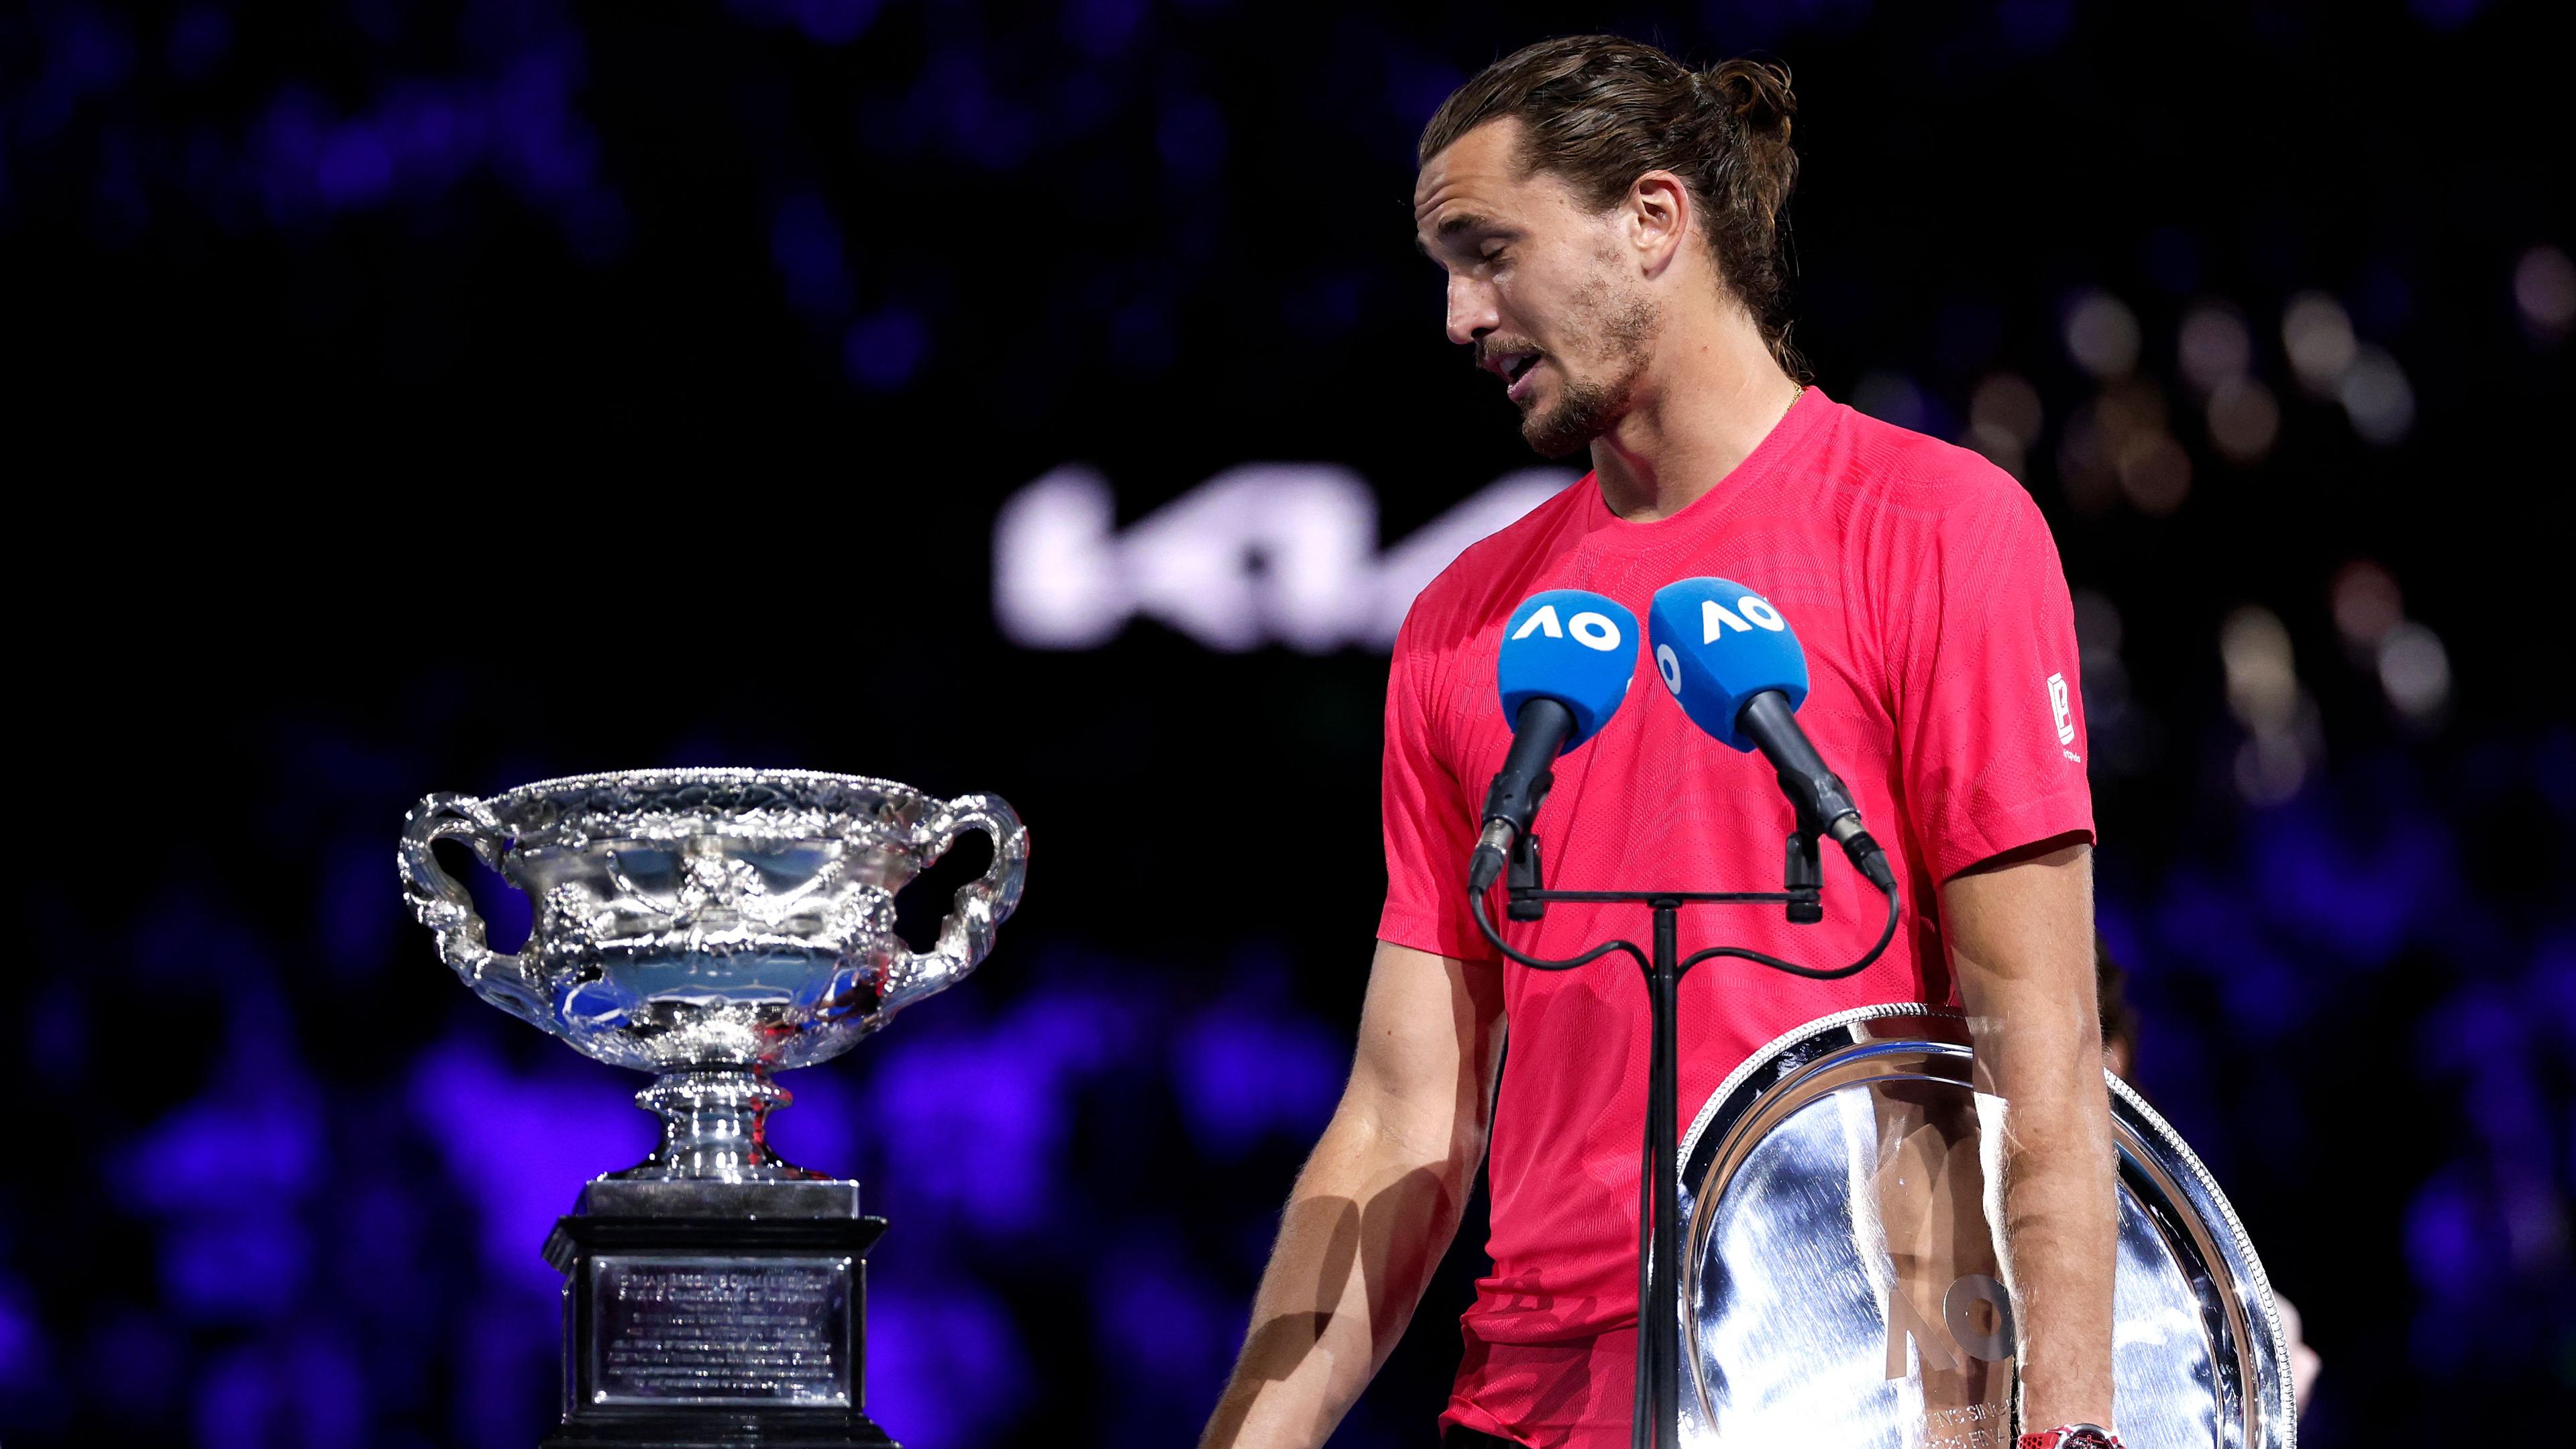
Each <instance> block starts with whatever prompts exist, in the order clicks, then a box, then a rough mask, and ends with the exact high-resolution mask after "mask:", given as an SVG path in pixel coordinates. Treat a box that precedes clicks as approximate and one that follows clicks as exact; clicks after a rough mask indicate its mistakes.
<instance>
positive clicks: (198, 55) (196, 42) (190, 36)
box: [169, 5, 233, 80]
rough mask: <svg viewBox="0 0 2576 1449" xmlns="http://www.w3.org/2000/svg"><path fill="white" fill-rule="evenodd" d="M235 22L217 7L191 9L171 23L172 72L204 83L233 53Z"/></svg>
mask: <svg viewBox="0 0 2576 1449" xmlns="http://www.w3.org/2000/svg"><path fill="white" fill-rule="evenodd" d="M232 48H233V18H232V16H231V15H230V14H228V13H226V12H225V11H224V10H223V9H222V8H220V7H218V6H214V5H191V6H189V7H188V8H187V9H185V10H182V11H180V12H179V15H178V18H177V19H175V20H173V21H171V22H170V44H169V57H170V69H171V70H172V71H174V72H176V73H177V74H178V75H179V76H180V77H182V78H183V79H186V80H202V79H204V78H205V77H206V76H207V75H209V74H211V73H212V72H213V71H214V69H215V67H217V66H219V65H221V64H223V62H224V57H226V56H228V55H230V54H231V53H232Z"/></svg>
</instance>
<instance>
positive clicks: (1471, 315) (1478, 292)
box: [1449, 277, 1502, 347]
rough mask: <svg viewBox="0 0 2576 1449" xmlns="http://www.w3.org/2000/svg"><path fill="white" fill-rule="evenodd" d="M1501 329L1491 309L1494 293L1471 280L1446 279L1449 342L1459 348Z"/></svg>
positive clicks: (1473, 279)
mask: <svg viewBox="0 0 2576 1449" xmlns="http://www.w3.org/2000/svg"><path fill="white" fill-rule="evenodd" d="M1500 325H1502V319H1501V318H1500V317H1499V316H1497V315H1496V313H1495V308H1494V289H1493V288H1492V287H1490V286H1488V285H1486V284H1485V283H1482V282H1479V281H1477V280H1476V279H1475V278H1473V277H1451V278H1450V279H1449V340H1450V341H1452V342H1455V343H1457V344H1458V345H1459V346H1461V347H1469V346H1473V345H1474V344H1475V341H1476V339H1477V338H1479V337H1482V336H1484V335H1485V334H1486V333H1488V332H1491V331H1493V330H1494V329H1495V328H1496V327H1498V326H1500Z"/></svg>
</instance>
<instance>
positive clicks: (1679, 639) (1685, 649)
mask: <svg viewBox="0 0 2576 1449" xmlns="http://www.w3.org/2000/svg"><path fill="white" fill-rule="evenodd" d="M1646 637H1647V640H1648V642H1649V643H1650V644H1651V645H1652V646H1653V648H1654V654H1655V672H1656V673H1657V674H1660V675H1662V676H1663V679H1664V688H1666V689H1668V690H1670V691H1672V696H1673V698H1674V699H1676V700H1679V701H1680V702H1681V706H1682V713H1684V714H1686V715H1689V716H1690V717H1691V723H1693V724H1695V725H1698V726H1699V727H1700V728H1701V729H1703V730H1706V731H1707V732H1708V733H1710V734H1711V735H1714V736H1716V737H1717V740H1718V742H1719V743H1720V744H1724V745H1726V746H1728V747H1730V748H1732V749H1738V750H1750V749H1752V748H1753V742H1752V741H1751V740H1749V739H1746V738H1745V737H1744V733H1743V731H1741V730H1739V729H1737V728H1736V720H1737V717H1738V716H1740V715H1741V714H1742V713H1743V712H1744V702H1745V701H1746V700H1749V699H1751V698H1752V697H1753V696H1755V695H1757V694H1760V693H1761V692H1762V691H1764V690H1766V689H1776V690H1779V691H1780V692H1781V693H1783V694H1785V695H1787V696H1788V697H1789V707H1790V708H1791V709H1796V708H1797V707H1798V706H1799V705H1801V704H1804V703H1806V700H1807V651H1805V650H1804V649H1801V648H1799V647H1798V636H1797V635H1796V634H1795V633H1793V632H1792V631H1791V630H1790V628H1789V621H1788V620H1786V619H1784V618H1782V617H1780V611H1779V610H1778V609H1775V608H1773V607H1771V601H1770V600H1769V599H1766V598H1764V597H1762V596H1761V595H1760V594H1757V593H1755V592H1754V591H1753V590H1751V589H1748V588H1746V587H1745V586H1744V585H1742V584H1738V583H1730V582H1729V581H1727V580H1725V579H1707V578H1701V579H1680V580H1676V581H1675V582H1673V583H1669V584H1666V585H1664V586H1663V587H1662V588H1660V589H1657V590H1656V591H1655V602H1654V603H1653V605H1652V606H1650V607H1649V608H1648V609H1647V611H1646Z"/></svg>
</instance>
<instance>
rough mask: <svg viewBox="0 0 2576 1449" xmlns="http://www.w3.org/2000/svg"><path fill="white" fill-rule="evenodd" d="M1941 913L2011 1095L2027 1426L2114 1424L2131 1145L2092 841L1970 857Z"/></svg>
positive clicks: (2006, 1226) (2008, 1116) (2010, 1261)
mask: <svg viewBox="0 0 2576 1449" xmlns="http://www.w3.org/2000/svg"><path fill="white" fill-rule="evenodd" d="M1941 922H1942V934H1943V936H1944V937H1945V938H1946V939H1947V941H1948V943H1949V948H1950V957H1951V963H1952V966H1953V969H1954V970H1955V972H1956V973H1957V978H1958V982H1959V996H1960V1000H1961V1001H1962V1002H1963V1003H1964V1004H1965V1006H1966V1007H1967V1012H1968V1021H1969V1029H1970V1031H1971V1033H1972V1034H1973V1036H1974V1039H1975V1044H1976V1070H1977V1077H1978V1083H1977V1085H1978V1086H1979V1088H1980V1089H1981V1090H1984V1091H1988V1092H1991V1093H1994V1094H1995V1095H1997V1096H1999V1097H2001V1098H2002V1099H2003V1102H2004V1120H2003V1128H2004V1131H2003V1150H2002V1154H2001V1157H2002V1164H2001V1165H2002V1173H2003V1181H2002V1192H2001V1194H2000V1197H2001V1201H2002V1204H2003V1221H2002V1223H2001V1224H2000V1225H1999V1226H2000V1227H2001V1228H2002V1230H2003V1231H2002V1235H2001V1236H2002V1243H2001V1247H2002V1250H2003V1261H2004V1280H2005V1282H2006V1284H2007V1285H2008V1286H2009V1287H2010V1289H2011V1291H2012V1301H2013V1310H2014V1314H2013V1317H2014V1323H2015V1325H2016V1329H2017V1333H2018V1337H2019V1339H2020V1342H2019V1344H2018V1346H2017V1353H2018V1356H2019V1359H2020V1364H2021V1396H2022V1415H2021V1421H2022V1427H2023V1428H2024V1429H2025V1430H2029V1431H2036V1430H2043V1429H2051V1428H2055V1427H2057V1426H2059V1425H2061V1424H2069V1423H2093V1424H2101V1425H2104V1426H2106V1427H2116V1426H2115V1425H2113V1423H2112V1418H2111V1413H2112V1406H2111V1280H2112V1272H2113V1265H2114V1261H2115V1254H2116V1252H2117V1238H2118V1222H2119V1219H2118V1210H2119V1209H2118V1198H2117V1192H2116V1185H2115V1184H2116V1178H2115V1174H2116V1171H2117V1157H2116V1155H2115V1152H2114V1149H2113V1147H2112V1142H2111V1104H2110V1094H2109V1092H2108V1090H2107V1089H2106V1088H2105V1087H2104V1085H2103V1081H2102V1028H2101V1021H2100V1017H2099V1012H2098V1004H2097V1002H2096V1001H2095V999H2094V985H2093V853H2092V849H2091V847H2090V846H2089V845H2087V844H2086V843H2084V837H2083V836H2082V835H2080V834H2079V835H2074V836H2061V837H2058V838H2056V839H2053V840H2045V841H2040V842H2038V843H2036V844H2034V845H2032V846H2030V847H2028V848H2025V849H2022V850H2017V851H2012V852H2009V853H2007V854H2005V855H2002V856H1998V857H1996V858H1995V859H1993V860H1989V861H1986V862H1984V863H1982V864H1979V865H1975V866H1971V867H1970V868H1968V869H1967V870H1965V871H1962V872H1960V873H1959V874H1958V875H1955V876H1953V877H1951V879H1950V880H1949V881H1948V882H1947V883H1946V884H1944V885H1943V886H1942V888H1941ZM1993 1161H1994V1158H1993V1156H1992V1155H1989V1157H1988V1162H1989V1164H1990V1170H1991V1164H1992V1163H1993Z"/></svg>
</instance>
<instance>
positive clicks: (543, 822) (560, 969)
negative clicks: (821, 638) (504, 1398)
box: [399, 769, 1029, 1183]
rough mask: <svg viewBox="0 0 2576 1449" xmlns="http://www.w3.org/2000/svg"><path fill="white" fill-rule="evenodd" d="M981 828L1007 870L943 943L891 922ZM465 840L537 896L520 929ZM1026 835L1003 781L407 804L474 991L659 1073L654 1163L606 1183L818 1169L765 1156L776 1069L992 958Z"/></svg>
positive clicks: (766, 786)
mask: <svg viewBox="0 0 2576 1449" xmlns="http://www.w3.org/2000/svg"><path fill="white" fill-rule="evenodd" d="M970 831H981V832H983V833H984V834H986V835H988V836H990V837H991V838H992V841H993V863H992V865H991V867H990V868H989V869H987V870H986V871H985V872H984V874H983V876H982V877H981V878H979V879H977V880H975V881H972V882H970V883H968V884H967V885H965V886H964V887H962V888H961V889H959V890H958V892H957V895H956V898H955V901H954V903H953V905H952V906H951V908H950V910H949V912H948V915H947V918H946V919H945V920H943V921H942V922H941V923H940V927H939V937H938V942H937V944H936V945H935V946H933V947H932V949H930V950H927V951H919V952H916V951H913V950H911V949H910V948H909V947H907V946H906V945H905V944H904V943H903V941H902V940H901V939H900V938H899V937H897V936H896V934H895V906H894V898H895V893H896V892H897V891H899V890H901V889H902V888H903V886H904V885H905V883H906V882H908V881H910V880H911V879H912V878H913V877H914V876H915V875H917V874H919V873H920V872H921V871H922V870H923V869H924V868H926V867H928V866H929V865H930V864H931V863H932V862H934V861H936V860H938V859H939V858H940V856H942V855H943V854H945V853H946V852H947V850H948V848H949V847H950V846H951V845H952V844H954V843H955V842H956V841H957V839H958V838H959V837H960V836H962V835H964V834H966V833H968V832H970ZM442 840H453V841H458V842H461V843H462V844H464V845H465V846H467V847H468V848H470V849H471V850H472V851H473V852H474V854H475V856H476V858H477V859H479V860H481V861H482V862H483V863H484V864H485V865H488V866H490V867H492V868H493V869H495V870H497V871H499V872H500V873H501V875H502V876H503V877H504V878H505V879H507V880H508V881H509V883H510V884H511V885H513V886H516V887H517V888H518V889H519V890H520V891H521V892H523V893H525V894H526V895H527V897H528V899H529V900H530V902H532V903H533V906H534V920H533V923H532V925H531V928H530V931H529V934H528V939H527V943H526V944H525V945H524V946H522V947H521V948H520V949H519V950H517V951H515V952H508V953H504V952H499V951H495V950H493V949H492V948H491V945H490V943H489V941H488V939H487V937H486V932H485V929H484V924H483V920H482V917H481V916H480V915H478V914H477V913H476V911H475V909H474V904H473V901H472V899H471V898H470V897H469V896H468V895H467V893H466V890H465V887H464V886H463V885H462V884H461V883H460V882H458V881H457V880H456V878H455V877H453V876H451V875H450V874H448V873H447V871H446V870H445V869H444V868H442V867H441V866H440V865H439V863H438V859H437V857H436V855H435V853H434V851H433V847H434V846H435V845H436V844H437V843H438V842H439V841H442ZM1028 853H1029V837H1028V831H1027V830H1026V829H1025V828H1024V827H1022V826H1021V824H1020V821H1019V817H1018V816H1017V815H1016V814H1014V813H1013V812H1012V810H1011V807H1010V806H1008V805H1006V804H1004V803H1003V802H1002V801H1001V800H1000V799H999V798H997V797H995V796H992V795H961V796H959V797H957V798H956V799H954V800H941V799H937V798H935V797H932V796H929V795H925V794H923V793H921V792H920V791H918V790H915V789H912V788H911V787H910V786H907V785H900V784H897V783H895V782H894V781H891V780H875V779H869V778H866V777H864V776H859V775H833V774H824V773H821V772H819V771H813V770H758V769H666V770H627V771H620V772H616V773H611V774H599V775H575V776H569V777H566V778H563V779H557V780H540V781H538V782H536V783H534V784H530V785H521V786H519V787H518V788H517V789H514V790H509V791H505V792H503V793H501V794H499V795H495V796H492V797H490V798H489V799H476V798H474V797H472V796H467V795H454V794H436V795H431V796H428V797H427V798H425V799H423V800H422V801H421V802H420V804H419V805H417V806H415V807H414V808H413V809H412V811H411V813H410V815H409V816H408V817H406V819H405V821H404V826H403V840H402V849H401V851H400V854H399V864H400V866H401V870H402V879H403V888H404V892H405V894H406V896H407V897H408V898H409V900H410V902H411V908H412V913H413V915H415V916H416V917H418V918H419V920H420V923H421V924H422V925H424V926H427V927H428V928H429V929H430V931H431V932H432V933H434V934H435V935H436V937H437V939H438V952H439V956H440V957H441V959H443V960H445V961H446V962H447V964H448V966H449V967H451V968H452V969H454V970H455V972H456V974H457V975H458V976H459V977H461V978H462V979H463V980H464V982H465V984H466V985H467V986H470V987H472V988H473V990H474V993H475V994H476V995H477V996H480V997H482V998H483V999H484V1000H486V1001H488V1002H491V1003H492V1004H493V1005H495V1006H498V1007H500V1008H501V1009H502V1010H504V1011H507V1012H509V1013H510V1014H511V1015H513V1016H516V1017H518V1018H519V1019H520V1020H522V1021H526V1022H528V1023H530V1024H532V1025H534V1026H538V1027H541V1028H543V1029H545V1030H546V1031H548V1032H551V1033H553V1034H554V1035H556V1036H559V1037H562V1038H563V1039H564V1040H565V1041H567V1042H569V1043H571V1044H572V1046H573V1047H574V1049H576V1050H578V1051H580V1052H582V1053H584V1054H585V1055H588V1056H592V1057H596V1058H598V1059H599V1060H601V1061H604V1062H612V1063H615V1064H616V1065H618V1066H624V1067H634V1068H637V1069H639V1070H642V1071H648V1072H653V1073H655V1074H656V1079H655V1081H654V1083H653V1085H651V1086H650V1087H647V1088H646V1089H644V1090H643V1091H642V1092H639V1093H637V1094H636V1098H635V1100H636V1104H637V1105H638V1106H640V1107H643V1108H644V1109H645V1110H647V1111H650V1112H652V1113H654V1114H655V1115H656V1116H658V1117H659V1118H660V1119H661V1123H662V1139H661V1143H660V1145H659V1146H658V1147H656V1148H655V1150H654V1152H653V1155H652V1156H651V1157H649V1158H647V1159H645V1161H643V1162H642V1163H640V1164H638V1165H636V1166H635V1167H632V1168H629V1169H627V1170H626V1171H624V1172H618V1173H611V1174H608V1177H607V1179H603V1180H609V1179H624V1180H663V1181H670V1180H678V1181H695V1182H709V1183H743V1182H786V1181H799V1180H813V1179H822V1178H824V1177H825V1174H821V1173H814V1172H808V1171H806V1170H805V1169H803V1168H800V1167H796V1166H794V1165H792V1164H790V1163H788V1162H786V1161H784V1160H782V1159H781V1158H779V1157H778V1155H777V1154H776V1153H774V1152H772V1151H771V1150H770V1149H769V1146H768V1142H767V1137H766V1132H765V1130H764V1120H765V1118H766V1117H767V1114H768V1113H769V1112H770V1111H771V1110H773V1109H775V1108H777V1107H781V1106H784V1105H786V1104H787V1102H788V1101H789V1100H790V1099H789V1096H788V1094H787V1093H786V1092H785V1091H784V1090H782V1089H781V1088H780V1087H778V1086H777V1084H776V1083H775V1082H773V1081H772V1080H771V1074H772V1073H773V1072H777V1071H781V1070H784V1069H786V1068H789V1067H801V1066H810V1065H812V1064H813V1063H816V1062H820V1061H826V1060H829V1059H830V1058H832V1057H835V1056H838V1055H840V1054H841V1053H842V1052H844V1051H847V1050H849V1049H850V1047H851V1046H853V1045H855V1044H856V1043H857V1042H858V1041H859V1040H860V1039H861V1038H862V1037H865V1036H867V1035H869V1034H870V1033H872V1032H874V1031H877V1030H878V1029H879V1028H881V1027H883V1026H884V1025H885V1024H886V1023H887V1022H888V1021H890V1020H892V1019H893V1017H894V1014H895V1013H896V1012H898V1011H900V1010H902V1009H903V1008H904V1007H906V1006H908V1005H910V1004H912V1003H913V1002H915V1001H918V1000H920V999H921V998H923V997H925V996H929V995H932V994H933V993H935V992H939V991H942V990H945V989H947V988H948V987H949V986H952V985H954V984H955V983H956V982H957V981H959V980H960V979H962V978H964V977H965V976H966V974H967V973H969V972H971V971H973V970H974V969H975V966H976V963H978V962H979V961H981V960H983V958H984V956H985V954H986V953H987V952H989V951H990V950H991V949H992V946H993V935H994V931H995V928H997V927H998V926H999V925H1000V924H1001V923H1002V921H1003V920H1004V919H1005V918H1007V917H1008V916H1009V915H1010V914H1011V911H1012V908H1013V907H1014V906H1016V905H1017V904H1018V903H1019V898H1020V884H1021V879H1022V876H1023V875H1024V873H1025V871H1026V869H1027V864H1028Z"/></svg>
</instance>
